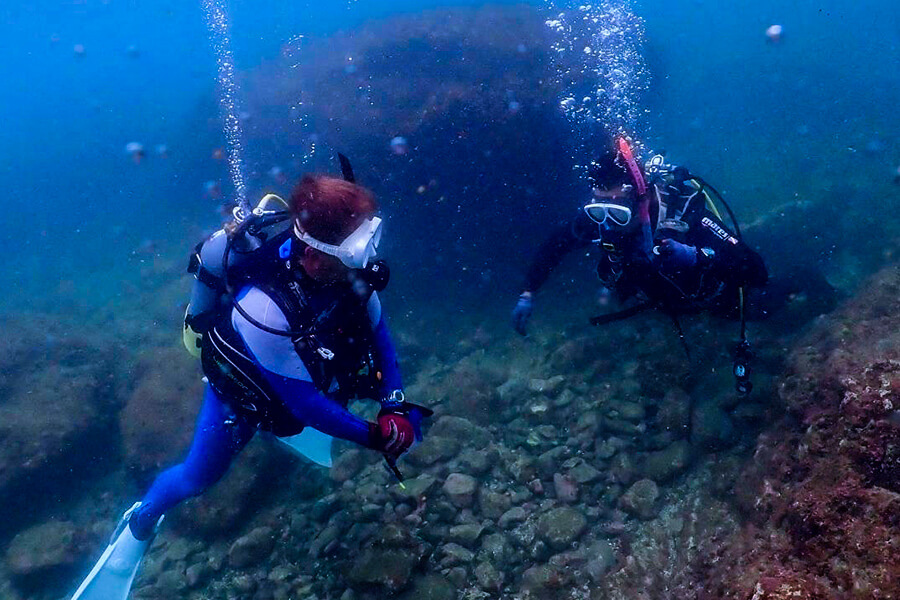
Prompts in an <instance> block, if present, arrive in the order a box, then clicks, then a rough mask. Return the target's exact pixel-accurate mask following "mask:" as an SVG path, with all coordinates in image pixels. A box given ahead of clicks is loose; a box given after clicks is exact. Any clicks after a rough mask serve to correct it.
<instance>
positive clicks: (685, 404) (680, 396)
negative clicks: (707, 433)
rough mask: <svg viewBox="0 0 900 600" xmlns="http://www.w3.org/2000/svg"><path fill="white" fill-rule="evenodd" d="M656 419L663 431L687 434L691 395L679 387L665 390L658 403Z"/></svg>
mask: <svg viewBox="0 0 900 600" xmlns="http://www.w3.org/2000/svg"><path fill="white" fill-rule="evenodd" d="M656 421H657V423H659V426H660V427H661V428H662V429H663V430H665V431H671V432H673V433H675V434H676V435H679V436H682V435H687V433H688V427H689V426H690V423H691V397H690V396H689V395H688V394H687V393H686V392H685V391H684V390H682V389H681V388H671V389H669V390H667V391H666V393H665V395H664V396H663V399H662V401H661V402H660V403H659V410H658V411H657V413H656Z"/></svg>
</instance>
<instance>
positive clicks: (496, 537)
mask: <svg viewBox="0 0 900 600" xmlns="http://www.w3.org/2000/svg"><path fill="white" fill-rule="evenodd" d="M512 553H513V549H512V547H511V546H510V545H509V541H507V539H506V536H505V535H503V534H502V533H492V534H490V535H486V536H484V537H483V538H482V540H481V551H480V552H479V556H480V557H481V558H482V559H483V560H485V561H487V562H490V563H493V564H503V563H504V562H505V561H506V560H507V559H509V557H511V556H512Z"/></svg>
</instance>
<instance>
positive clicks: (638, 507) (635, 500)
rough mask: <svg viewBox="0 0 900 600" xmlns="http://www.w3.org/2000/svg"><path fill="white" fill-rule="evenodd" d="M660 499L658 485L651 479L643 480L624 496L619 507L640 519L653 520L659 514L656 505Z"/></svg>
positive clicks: (637, 482)
mask: <svg viewBox="0 0 900 600" xmlns="http://www.w3.org/2000/svg"><path fill="white" fill-rule="evenodd" d="M658 498H659V488H658V487H657V486H656V484H655V483H654V482H653V481H652V480H650V479H641V480H639V481H636V482H635V483H634V485H632V486H631V487H630V488H628V490H627V491H626V492H625V493H624V494H622V497H621V498H619V505H620V506H621V507H622V509H623V510H625V511H626V512H628V513H630V514H632V515H634V516H636V517H638V518H640V519H652V518H654V517H655V516H656V515H658V514H659V508H658V507H657V504H656V500H657V499H658Z"/></svg>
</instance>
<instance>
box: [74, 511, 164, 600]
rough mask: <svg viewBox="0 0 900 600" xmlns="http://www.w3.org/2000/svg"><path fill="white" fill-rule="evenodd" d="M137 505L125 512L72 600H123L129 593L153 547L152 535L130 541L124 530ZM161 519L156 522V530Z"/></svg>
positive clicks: (130, 538)
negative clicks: (148, 551) (144, 538)
mask: <svg viewBox="0 0 900 600" xmlns="http://www.w3.org/2000/svg"><path fill="white" fill-rule="evenodd" d="M140 505H141V503H140V502H136V503H135V504H134V506H132V507H131V508H129V509H128V510H127V511H126V512H125V514H124V515H122V520H121V521H120V522H119V525H118V527H116V530H115V532H114V533H113V535H112V539H111V540H110V543H109V546H107V547H106V550H105V551H104V552H103V554H102V555H101V556H100V560H98V561H97V564H96V565H94V568H93V569H91V572H90V573H89V574H88V576H87V577H86V578H85V580H84V581H83V582H82V584H81V586H80V587H79V588H78V590H77V591H76V592H75V595H74V596H72V600H126V598H128V594H129V593H130V592H131V584H132V583H133V582H134V576H135V575H136V574H137V570H138V567H139V566H140V565H141V560H142V559H143V558H144V553H145V552H146V551H147V548H149V547H150V544H151V543H153V538H154V537H156V531H154V535H152V536H150V538H149V539H147V540H144V541H141V540H138V539H137V538H135V537H134V535H132V533H131V528H130V527H129V526H128V519H129V518H130V517H131V514H132V513H133V512H134V511H135V510H137V508H138V507H139V506H140ZM162 520H163V517H160V518H159V521H157V522H156V527H157V529H158V528H159V525H160V523H162Z"/></svg>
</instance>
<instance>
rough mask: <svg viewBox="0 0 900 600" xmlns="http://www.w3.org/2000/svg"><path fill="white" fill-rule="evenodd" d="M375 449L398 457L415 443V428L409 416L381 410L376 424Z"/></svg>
mask: <svg viewBox="0 0 900 600" xmlns="http://www.w3.org/2000/svg"><path fill="white" fill-rule="evenodd" d="M375 438H376V440H375V449H376V450H378V451H379V452H382V453H384V454H387V455H388V456H390V457H392V458H397V457H399V456H400V455H401V454H403V453H404V452H406V451H407V450H409V448H410V446H412V445H413V442H414V441H415V439H416V433H415V428H414V427H413V424H412V422H411V421H410V420H409V417H408V416H407V415H404V414H400V413H398V412H393V411H381V413H380V414H379V415H378V422H377V423H376V425H375Z"/></svg>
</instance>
